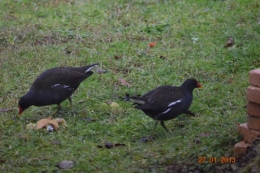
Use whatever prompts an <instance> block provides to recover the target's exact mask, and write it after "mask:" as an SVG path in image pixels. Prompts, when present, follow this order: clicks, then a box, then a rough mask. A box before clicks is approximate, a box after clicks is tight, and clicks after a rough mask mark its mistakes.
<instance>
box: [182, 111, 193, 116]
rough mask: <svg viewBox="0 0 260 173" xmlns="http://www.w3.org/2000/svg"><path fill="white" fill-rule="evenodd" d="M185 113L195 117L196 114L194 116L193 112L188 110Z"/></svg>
mask: <svg viewBox="0 0 260 173" xmlns="http://www.w3.org/2000/svg"><path fill="white" fill-rule="evenodd" d="M184 113H185V114H188V115H192V116H195V114H194V113H193V112H191V111H190V110H186V111H185V112H184Z"/></svg>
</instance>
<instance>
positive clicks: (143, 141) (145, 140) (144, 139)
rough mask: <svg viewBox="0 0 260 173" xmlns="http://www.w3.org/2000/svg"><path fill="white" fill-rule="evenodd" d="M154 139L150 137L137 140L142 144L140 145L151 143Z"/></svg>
mask: <svg viewBox="0 0 260 173" xmlns="http://www.w3.org/2000/svg"><path fill="white" fill-rule="evenodd" d="M154 139H155V138H154V137H151V136H148V137H146V136H145V137H142V138H141V139H139V142H142V143H147V142H149V141H153V140H154Z"/></svg>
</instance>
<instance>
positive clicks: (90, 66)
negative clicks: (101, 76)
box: [85, 63, 98, 73]
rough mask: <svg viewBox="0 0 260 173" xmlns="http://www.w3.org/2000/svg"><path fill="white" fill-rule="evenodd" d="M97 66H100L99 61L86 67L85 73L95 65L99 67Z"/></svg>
mask: <svg viewBox="0 0 260 173" xmlns="http://www.w3.org/2000/svg"><path fill="white" fill-rule="evenodd" d="M97 66H98V63H95V64H92V65H89V66H87V69H86V71H85V73H87V72H89V71H91V70H92V69H93V68H94V67H97Z"/></svg>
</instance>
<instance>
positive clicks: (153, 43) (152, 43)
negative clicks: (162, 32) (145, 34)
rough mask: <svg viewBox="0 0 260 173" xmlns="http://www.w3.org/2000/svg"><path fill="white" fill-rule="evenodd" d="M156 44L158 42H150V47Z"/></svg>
mask: <svg viewBox="0 0 260 173" xmlns="http://www.w3.org/2000/svg"><path fill="white" fill-rule="evenodd" d="M154 46H156V42H151V43H149V44H148V47H154Z"/></svg>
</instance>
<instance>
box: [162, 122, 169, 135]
mask: <svg viewBox="0 0 260 173" xmlns="http://www.w3.org/2000/svg"><path fill="white" fill-rule="evenodd" d="M161 125H162V127H163V128H164V130H166V132H167V133H170V132H169V130H168V129H167V127H166V126H165V124H164V121H161Z"/></svg>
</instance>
